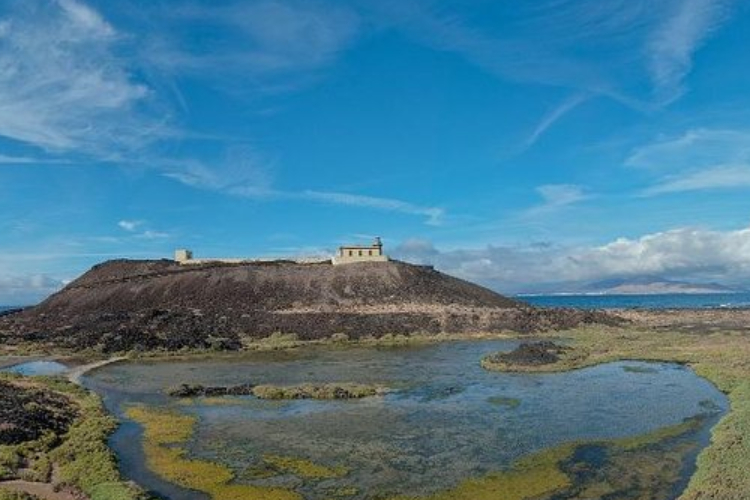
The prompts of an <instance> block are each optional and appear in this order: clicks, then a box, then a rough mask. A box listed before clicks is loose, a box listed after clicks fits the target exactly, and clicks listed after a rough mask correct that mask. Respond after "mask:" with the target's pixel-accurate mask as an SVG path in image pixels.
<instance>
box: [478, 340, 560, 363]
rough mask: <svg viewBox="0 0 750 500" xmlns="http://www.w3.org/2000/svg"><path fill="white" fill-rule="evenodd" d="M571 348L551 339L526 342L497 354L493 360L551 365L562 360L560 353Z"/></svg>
mask: <svg viewBox="0 0 750 500" xmlns="http://www.w3.org/2000/svg"><path fill="white" fill-rule="evenodd" d="M569 349H570V348H569V347H564V346H560V345H557V344H555V343H554V342H549V341H542V342H530V343H527V342H524V343H523V344H521V345H519V346H518V347H517V348H516V349H514V350H512V351H511V352H505V353H498V354H495V355H494V356H493V357H492V361H500V362H502V363H508V364H511V365H523V366H540V365H550V364H552V363H557V362H558V361H559V360H560V354H562V353H564V352H565V351H567V350H569Z"/></svg>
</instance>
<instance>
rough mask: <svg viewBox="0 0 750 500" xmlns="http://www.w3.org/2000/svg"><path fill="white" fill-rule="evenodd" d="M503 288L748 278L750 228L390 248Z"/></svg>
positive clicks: (742, 281) (732, 281)
mask: <svg viewBox="0 0 750 500" xmlns="http://www.w3.org/2000/svg"><path fill="white" fill-rule="evenodd" d="M392 253H393V254H394V255H395V256H396V257H398V258H401V259H404V260H409V261H412V262H418V263H424V264H432V265H435V266H436V267H438V268H439V269H441V270H443V271H445V272H447V273H449V274H455V275H457V276H460V277H462V278H465V279H469V280H472V281H478V282H481V283H485V284H487V285H490V286H492V287H494V288H497V289H500V290H505V291H533V290H536V289H546V290H561V289H564V288H565V287H566V286H568V285H570V284H571V283H581V282H590V281H598V280H602V279H607V278H614V277H628V276H643V275H649V276H662V277H664V278H671V279H682V280H693V281H714V280H716V281H722V282H726V283H730V284H743V285H745V286H747V285H748V284H750V228H743V229H738V230H733V231H712V230H708V229H691V228H682V229H675V230H671V231H665V232H660V233H654V234H649V235H645V236H642V237H640V238H636V239H628V238H619V239H617V240H615V241H612V242H610V243H607V244H605V245H601V246H591V247H560V246H554V245H530V246H524V247H517V246H487V247H485V248H475V249H454V250H447V251H441V250H438V249H436V248H434V247H433V246H432V245H431V244H430V243H429V242H427V241H421V240H411V241H407V242H405V243H404V244H402V245H401V246H400V247H398V248H396V249H395V250H394V251H393V252H392Z"/></svg>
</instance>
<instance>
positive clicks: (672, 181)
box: [641, 164, 750, 196]
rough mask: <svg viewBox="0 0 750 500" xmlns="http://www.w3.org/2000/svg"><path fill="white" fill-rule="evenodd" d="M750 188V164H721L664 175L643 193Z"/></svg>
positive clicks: (648, 194) (644, 194) (653, 194)
mask: <svg viewBox="0 0 750 500" xmlns="http://www.w3.org/2000/svg"><path fill="white" fill-rule="evenodd" d="M748 188H750V164H744V165H719V166H716V167H712V168H708V169H705V170H697V171H691V172H688V173H686V174H682V175H673V176H667V177H664V178H662V179H660V180H659V181H658V182H657V183H656V184H654V185H652V186H649V187H648V188H646V189H645V190H643V192H642V193H641V194H642V195H643V196H656V195H660V194H667V193H684V192H687V191H704V190H709V189H748Z"/></svg>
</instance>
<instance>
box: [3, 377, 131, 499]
mask: <svg viewBox="0 0 750 500" xmlns="http://www.w3.org/2000/svg"><path fill="white" fill-rule="evenodd" d="M3 378H4V379H5V380H6V381H11V382H12V383H15V384H19V385H21V386H23V387H29V388H36V389H41V390H45V391H50V392H52V393H55V394H60V395H63V396H65V397H67V398H69V400H70V404H71V405H72V406H73V407H74V408H75V412H76V418H75V419H74V420H73V422H72V424H71V425H70V426H69V427H68V428H67V432H65V433H64V434H62V435H57V434H55V433H52V432H45V433H44V434H43V435H42V436H41V437H39V438H38V439H35V440H32V441H25V442H22V443H20V444H16V445H5V446H0V477H2V478H4V479H12V478H18V479H24V480H28V481H41V482H49V481H52V480H54V482H55V484H57V485H61V486H70V487H72V488H74V489H77V490H80V491H81V492H83V493H84V494H85V495H87V496H88V497H89V498H90V499H91V500H134V499H141V498H145V495H144V493H143V491H142V490H140V489H139V488H138V487H136V486H135V485H133V484H132V483H129V482H125V481H123V480H122V478H121V476H120V473H119V471H118V468H117V462H116V460H115V457H114V455H113V453H112V452H111V451H110V449H109V448H108V447H107V438H108V437H109V435H110V434H111V433H112V432H113V431H114V430H115V428H116V427H117V423H116V421H115V420H114V418H112V417H110V416H109V415H107V413H106V411H105V409H104V407H103V406H102V403H101V400H100V399H99V398H98V397H97V396H96V395H94V394H93V393H91V392H89V391H86V390H85V389H83V388H81V387H79V386H76V385H74V384H71V383H69V382H67V381H65V380H63V379H58V378H53V377H32V378H28V377H20V376H10V375H4V376H3ZM27 410H31V411H33V408H27ZM53 469H54V470H55V474H54V478H53V474H52V471H53Z"/></svg>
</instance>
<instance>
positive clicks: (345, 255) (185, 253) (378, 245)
mask: <svg viewBox="0 0 750 500" xmlns="http://www.w3.org/2000/svg"><path fill="white" fill-rule="evenodd" d="M278 260H285V261H291V262H296V263H297V264H321V263H324V262H330V263H332V264H333V265H334V266H337V265H340V264H354V263H357V262H388V261H389V260H390V259H389V258H388V256H387V255H385V253H383V242H382V241H381V239H380V238H379V237H378V238H375V241H374V242H373V243H372V245H344V246H341V247H339V250H338V252H337V253H336V255H335V256H334V257H333V258H332V259H328V258H321V257H303V258H294V259H286V258H285V259H269V258H266V259H263V258H261V259H257V258H256V259H246V258H229V259H228V258H223V257H221V258H201V259H196V258H195V257H193V251H192V250H188V249H186V248H180V249H178V250H175V252H174V261H175V262H177V263H178V264H180V265H199V264H215V263H220V264H252V263H253V262H274V261H278Z"/></svg>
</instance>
